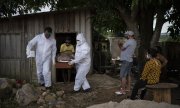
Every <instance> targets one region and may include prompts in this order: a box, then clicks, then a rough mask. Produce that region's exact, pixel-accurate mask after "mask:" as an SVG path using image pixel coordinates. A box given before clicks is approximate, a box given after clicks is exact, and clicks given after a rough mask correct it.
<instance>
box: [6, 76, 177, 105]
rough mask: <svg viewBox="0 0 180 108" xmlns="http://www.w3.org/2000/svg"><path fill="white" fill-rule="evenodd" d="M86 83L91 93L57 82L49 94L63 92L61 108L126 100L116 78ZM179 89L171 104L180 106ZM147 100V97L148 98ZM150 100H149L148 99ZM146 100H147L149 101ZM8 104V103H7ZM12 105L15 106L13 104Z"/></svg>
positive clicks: (174, 93)
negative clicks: (74, 90) (119, 91)
mask: <svg viewBox="0 0 180 108" xmlns="http://www.w3.org/2000/svg"><path fill="white" fill-rule="evenodd" d="M88 81H89V83H90V85H91V88H92V91H91V92H88V93H84V92H83V91H82V90H81V92H79V93H73V92H72V91H73V86H74V82H70V83H63V82H59V83H56V84H53V89H52V90H51V92H56V91H60V90H63V91H64V92H65V94H64V96H63V99H62V100H63V101H64V107H62V108H86V107H89V106H92V105H96V104H102V103H106V102H110V101H113V102H121V101H122V100H124V99H127V97H128V95H129V94H130V93H128V94H127V95H116V94H115V91H117V90H118V89H119V88H120V87H119V86H120V81H119V79H118V77H116V78H114V77H113V78H112V77H111V76H109V75H106V74H92V75H88ZM179 90H180V89H179V88H176V89H174V90H172V103H173V104H179V105H180V100H179V98H180V92H179ZM148 98H149V96H148ZM149 99H150V98H149ZM149 99H148V100H149ZM7 104H8V103H7ZM13 104H14V105H17V104H16V103H14V102H13ZM3 108H12V107H3ZM14 108H24V107H19V106H17V107H14ZM26 108H39V105H38V104H37V103H32V104H30V105H28V106H27V107H26Z"/></svg>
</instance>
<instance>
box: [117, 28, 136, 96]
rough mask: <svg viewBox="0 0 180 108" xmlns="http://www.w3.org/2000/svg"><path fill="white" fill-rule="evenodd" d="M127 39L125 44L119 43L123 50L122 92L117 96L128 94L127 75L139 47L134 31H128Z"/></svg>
mask: <svg viewBox="0 0 180 108" xmlns="http://www.w3.org/2000/svg"><path fill="white" fill-rule="evenodd" d="M125 37H126V38H127V41H126V42H125V43H124V44H120V43H118V45H119V48H120V49H121V55H120V60H121V61H122V65H121V69H120V80H121V87H120V91H118V92H116V94H126V86H127V75H128V74H130V71H131V67H132V65H133V55H134V52H135V49H136V46H137V42H136V40H135V38H134V32H133V31H127V32H126V33H125Z"/></svg>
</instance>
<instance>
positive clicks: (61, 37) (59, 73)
mask: <svg viewBox="0 0 180 108" xmlns="http://www.w3.org/2000/svg"><path fill="white" fill-rule="evenodd" d="M67 37H68V38H70V39H71V44H72V45H74V48H75V45H76V33H55V39H56V46H57V54H59V53H60V46H61V44H63V43H64V42H65V40H66V38H67ZM63 74H64V75H65V76H66V79H67V70H64V69H56V81H57V82H65V81H64V79H63ZM75 75H76V72H75V69H72V70H71V79H70V81H71V82H73V81H74V79H75Z"/></svg>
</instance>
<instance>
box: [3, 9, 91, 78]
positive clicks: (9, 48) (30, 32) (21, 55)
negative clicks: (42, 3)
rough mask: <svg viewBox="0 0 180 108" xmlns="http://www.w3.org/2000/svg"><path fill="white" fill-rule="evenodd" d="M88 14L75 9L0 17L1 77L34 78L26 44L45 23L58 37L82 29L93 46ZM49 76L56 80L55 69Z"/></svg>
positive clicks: (83, 10) (84, 10) (73, 35)
mask: <svg viewBox="0 0 180 108" xmlns="http://www.w3.org/2000/svg"><path fill="white" fill-rule="evenodd" d="M90 16H91V14H90V10H89V9H76V10H66V11H54V12H43V13H35V14H26V15H19V16H13V17H12V18H0V77H7V78H15V79H20V80H26V81H29V82H32V81H34V80H36V69H35V62H34V59H27V58H26V45H27V43H28V41H29V40H31V39H32V38H33V37H34V36H35V35H36V34H39V33H42V32H43V31H44V28H45V27H47V26H50V27H52V29H53V35H54V36H55V37H58V38H59V39H62V38H61V36H66V35H67V36H72V37H73V38H75V36H76V34H77V33H78V32H83V33H84V34H85V37H86V39H87V42H88V43H89V45H90V46H92V45H91V19H90ZM61 41H62V40H61ZM57 43H58V42H57ZM53 70H55V69H53ZM52 80H53V81H56V72H55V71H52Z"/></svg>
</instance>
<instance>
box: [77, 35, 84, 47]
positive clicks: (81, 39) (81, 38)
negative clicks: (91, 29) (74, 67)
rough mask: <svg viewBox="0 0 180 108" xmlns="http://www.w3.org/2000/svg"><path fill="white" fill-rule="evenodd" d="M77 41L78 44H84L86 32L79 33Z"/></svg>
mask: <svg viewBox="0 0 180 108" xmlns="http://www.w3.org/2000/svg"><path fill="white" fill-rule="evenodd" d="M76 42H77V45H78V46H79V45H82V44H83V43H85V42H86V39H85V37H84V34H83V33H79V34H78V35H77V37H76Z"/></svg>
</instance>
